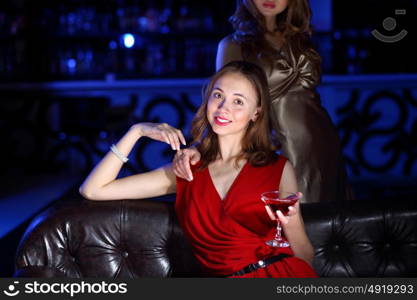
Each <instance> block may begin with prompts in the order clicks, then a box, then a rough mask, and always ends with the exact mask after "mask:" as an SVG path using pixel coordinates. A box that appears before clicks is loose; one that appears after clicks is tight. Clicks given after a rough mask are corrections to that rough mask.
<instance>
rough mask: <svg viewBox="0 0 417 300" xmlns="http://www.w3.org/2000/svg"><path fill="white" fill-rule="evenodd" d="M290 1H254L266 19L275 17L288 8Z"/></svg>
mask: <svg viewBox="0 0 417 300" xmlns="http://www.w3.org/2000/svg"><path fill="white" fill-rule="evenodd" d="M288 1H289V0H253V3H254V4H255V6H256V8H257V9H258V11H259V12H260V13H261V14H262V15H263V16H264V17H275V16H276V15H278V14H280V13H282V12H283V11H284V10H285V9H286V8H287V6H288Z"/></svg>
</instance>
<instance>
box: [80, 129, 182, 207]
mask: <svg viewBox="0 0 417 300" xmlns="http://www.w3.org/2000/svg"><path fill="white" fill-rule="evenodd" d="M144 136H147V137H150V138H152V139H155V140H158V141H162V142H166V143H168V144H170V145H171V148H172V149H173V150H177V149H179V148H180V142H182V143H183V144H185V139H184V136H183V135H182V133H181V131H179V130H178V129H175V128H173V127H171V126H169V125H168V124H153V123H139V124H135V125H133V126H132V127H131V128H130V129H129V131H128V132H127V133H126V134H125V135H124V136H123V137H122V139H121V140H120V141H119V142H118V143H117V144H116V147H117V149H118V151H119V152H120V153H121V155H123V156H126V157H127V156H128V155H129V153H130V151H131V150H132V148H133V146H134V145H135V143H136V142H137V141H138V140H139V139H140V138H141V137H144ZM122 166H123V162H122V160H121V159H120V158H119V157H118V156H117V155H115V154H114V153H113V152H110V151H109V152H108V153H107V155H106V156H105V157H104V158H103V159H102V160H101V161H100V162H99V163H98V165H97V166H96V167H95V168H94V169H93V170H92V171H91V173H90V174H89V175H88V177H87V178H86V179H85V181H84V183H83V184H82V185H81V187H80V189H79V192H80V194H81V195H83V196H84V197H85V198H87V199H90V200H118V199H140V198H149V197H156V196H160V195H164V194H169V193H175V191H176V178H175V175H174V172H173V171H172V167H171V165H167V166H165V167H161V168H159V169H156V170H153V171H151V172H147V173H142V174H137V175H132V176H128V177H124V178H121V179H116V178H117V175H118V174H119V172H120V169H121V168H122Z"/></svg>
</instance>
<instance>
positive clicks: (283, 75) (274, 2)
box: [174, 0, 353, 202]
mask: <svg viewBox="0 0 417 300" xmlns="http://www.w3.org/2000/svg"><path fill="white" fill-rule="evenodd" d="M230 22H231V23H232V25H233V28H234V30H235V32H234V33H233V34H232V35H230V36H227V37H225V38H224V39H223V40H222V41H221V42H220V43H219V47H218V52H217V59H216V69H219V68H221V67H222V66H223V65H225V64H227V63H228V62H230V61H234V60H246V61H250V62H253V63H255V64H257V65H259V66H261V67H262V69H263V70H264V71H265V72H266V75H267V79H268V86H269V91H270V95H271V99H272V104H271V105H272V107H271V113H272V116H271V117H272V121H273V125H274V129H275V131H276V133H277V136H278V139H279V142H280V144H281V147H282V154H283V155H284V156H285V157H287V158H288V159H289V160H290V161H291V163H292V164H293V166H294V168H295V171H296V177H297V179H298V187H299V189H300V191H301V192H303V194H304V198H303V199H304V201H305V202H325V201H343V200H350V199H352V198H353V195H352V192H351V190H350V186H349V184H348V182H347V176H346V171H345V168H344V163H343V158H342V152H341V145H340V141H339V137H338V134H337V131H336V128H335V127H334V125H333V123H332V121H331V119H330V117H329V115H328V113H327V112H326V110H325V109H324V108H323V107H322V105H321V103H320V98H319V95H318V94H317V93H316V91H315V88H316V86H317V85H318V84H319V82H320V62H321V58H320V56H319V54H318V53H317V52H316V51H315V50H314V49H313V47H312V45H311V43H310V33H311V31H310V8H309V6H308V1H307V0H238V1H237V8H236V11H235V13H234V14H233V15H232V16H231V18H230ZM185 154H187V155H182V157H181V158H179V157H176V159H175V160H174V170H175V172H176V174H177V175H178V176H181V177H184V178H187V179H189V180H190V179H191V177H190V172H189V166H188V165H189V160H191V163H195V162H196V161H198V159H199V153H197V152H196V151H195V149H192V150H189V151H188V152H185Z"/></svg>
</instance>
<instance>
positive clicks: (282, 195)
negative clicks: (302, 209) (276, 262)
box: [261, 191, 299, 247]
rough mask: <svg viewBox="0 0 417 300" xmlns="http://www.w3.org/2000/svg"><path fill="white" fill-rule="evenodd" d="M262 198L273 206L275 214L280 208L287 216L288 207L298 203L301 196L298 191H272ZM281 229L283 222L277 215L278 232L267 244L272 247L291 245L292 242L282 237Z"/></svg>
mask: <svg viewBox="0 0 417 300" xmlns="http://www.w3.org/2000/svg"><path fill="white" fill-rule="evenodd" d="M261 199H262V201H263V202H264V203H265V204H266V205H268V206H269V207H270V208H271V210H272V212H273V213H274V214H275V213H276V211H277V210H280V211H281V212H282V214H283V215H284V216H285V215H287V214H288V208H289V207H290V206H293V205H295V203H297V201H298V199H299V196H298V195H297V194H296V193H291V192H282V191H270V192H265V193H263V194H262V195H261ZM281 231H282V228H281V222H280V221H279V218H278V216H277V233H276V235H275V238H274V239H273V240H270V241H267V242H266V244H267V245H268V246H271V247H289V246H290V244H289V243H288V242H287V241H286V240H284V239H283V238H282V235H281Z"/></svg>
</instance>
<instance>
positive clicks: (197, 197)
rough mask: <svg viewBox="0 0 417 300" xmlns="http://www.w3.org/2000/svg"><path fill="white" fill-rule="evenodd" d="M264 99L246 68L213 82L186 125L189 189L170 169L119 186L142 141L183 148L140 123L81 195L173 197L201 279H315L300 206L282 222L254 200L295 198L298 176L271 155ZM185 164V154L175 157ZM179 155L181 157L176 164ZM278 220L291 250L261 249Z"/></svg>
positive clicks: (176, 136) (171, 133)
mask: <svg viewBox="0 0 417 300" xmlns="http://www.w3.org/2000/svg"><path fill="white" fill-rule="evenodd" d="M269 107H270V98H269V93H268V85H267V79H266V77H265V73H264V72H263V70H262V69H261V68H259V67H258V66H256V65H254V64H251V63H248V62H242V61H237V62H231V63H229V64H227V65H226V66H224V67H223V68H222V69H221V70H220V71H218V72H217V73H216V74H215V75H214V76H213V77H212V78H211V80H210V81H209V83H208V85H207V86H206V88H205V91H204V99H203V103H202V105H201V106H200V108H199V110H198V112H197V114H196V116H195V118H194V120H193V126H192V134H193V138H194V140H195V141H197V142H198V146H197V147H198V150H199V152H200V153H201V160H200V161H199V163H198V164H196V165H194V166H192V172H193V177H194V180H193V181H191V182H189V181H187V180H183V179H181V178H177V177H176V176H175V174H174V171H173V168H172V165H171V164H170V165H167V166H164V167H161V168H159V169H156V170H153V171H151V172H147V173H142V174H137V175H133V176H128V177H124V178H120V179H116V178H117V175H118V173H119V171H120V169H121V167H122V165H123V162H125V161H126V159H127V158H126V156H128V155H129V153H130V151H131V150H132V148H133V146H134V145H135V143H136V142H137V141H138V140H139V139H140V138H142V137H149V138H152V139H154V140H157V141H162V142H166V143H168V144H170V145H171V147H172V149H173V150H177V151H179V152H181V151H182V150H180V142H181V143H182V144H184V145H185V139H184V137H183V135H182V133H181V131H179V130H177V129H175V128H173V127H171V126H169V125H167V124H152V123H138V124H135V125H133V126H132V127H131V128H130V130H129V131H128V132H127V133H126V134H125V135H124V136H123V137H122V139H121V140H120V141H119V142H118V143H117V144H116V145H115V146H112V150H111V151H110V152H109V153H108V154H107V155H106V156H105V157H104V158H103V159H102V161H101V162H100V163H99V164H98V165H97V166H96V167H95V168H94V170H93V171H92V172H91V174H90V175H89V176H88V177H87V179H86V180H85V182H84V183H83V184H82V186H81V187H80V193H81V194H82V195H83V196H84V197H85V198H87V199H90V200H116V199H141V198H149V197H156V196H160V195H164V194H169V193H176V204H175V208H176V212H177V215H178V220H179V223H180V225H181V227H182V228H183V230H184V233H185V235H186V236H187V238H188V239H189V241H190V243H191V245H192V248H193V251H194V254H195V256H196V258H197V259H198V261H199V262H200V263H201V265H202V267H203V269H204V271H205V272H206V275H207V276H220V277H316V276H317V275H316V273H315V272H314V270H313V269H312V267H311V263H312V260H313V256H314V253H313V247H312V245H311V243H310V241H309V239H308V237H307V234H306V232H305V229H304V223H303V219H302V216H301V211H300V205H299V203H296V204H295V205H294V206H292V207H290V210H289V213H288V215H287V216H284V215H283V214H282V213H281V212H279V211H277V212H276V214H275V213H272V212H271V210H270V209H268V208H267V210H265V206H264V204H263V203H262V201H261V199H260V195H261V194H262V193H263V192H266V191H271V190H277V189H279V190H283V191H292V192H295V191H297V190H298V189H297V181H296V179H295V175H294V170H293V168H292V166H291V164H290V163H289V162H288V161H287V159H286V158H284V157H282V156H278V155H276V154H275V152H274V150H275V149H274V148H273V147H271V140H270V132H271V130H270V119H269ZM180 155H181V154H180ZM180 155H179V156H180ZM277 217H278V218H279V219H280V221H281V222H282V224H283V231H284V235H285V237H286V239H287V240H288V241H289V243H290V244H291V247H286V248H277V247H271V246H268V245H266V244H265V241H267V240H270V239H272V238H273V237H274V234H275V222H274V219H276V218H277Z"/></svg>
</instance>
